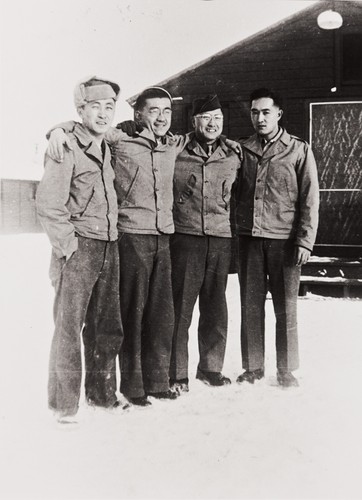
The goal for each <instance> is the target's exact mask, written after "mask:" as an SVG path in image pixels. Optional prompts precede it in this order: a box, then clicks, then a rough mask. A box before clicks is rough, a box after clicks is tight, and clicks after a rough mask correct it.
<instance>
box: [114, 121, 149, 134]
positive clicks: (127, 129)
mask: <svg viewBox="0 0 362 500" xmlns="http://www.w3.org/2000/svg"><path fill="white" fill-rule="evenodd" d="M116 128H118V129H120V130H122V132H124V133H125V134H127V135H129V136H130V137H133V136H134V135H135V134H136V132H142V130H143V129H144V127H143V125H142V124H141V123H138V122H135V121H133V120H125V121H124V122H121V123H118V125H117V127H116Z"/></svg>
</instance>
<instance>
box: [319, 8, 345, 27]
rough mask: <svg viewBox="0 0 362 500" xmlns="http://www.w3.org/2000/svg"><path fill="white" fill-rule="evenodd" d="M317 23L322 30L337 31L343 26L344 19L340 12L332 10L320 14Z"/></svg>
mask: <svg viewBox="0 0 362 500" xmlns="http://www.w3.org/2000/svg"><path fill="white" fill-rule="evenodd" d="M317 23H318V26H319V27H320V28H321V29H322V30H336V29H338V28H340V27H341V26H342V24H343V18H342V16H341V14H339V12H336V11H335V10H331V9H330V10H325V11H324V12H321V14H319V16H318V18H317Z"/></svg>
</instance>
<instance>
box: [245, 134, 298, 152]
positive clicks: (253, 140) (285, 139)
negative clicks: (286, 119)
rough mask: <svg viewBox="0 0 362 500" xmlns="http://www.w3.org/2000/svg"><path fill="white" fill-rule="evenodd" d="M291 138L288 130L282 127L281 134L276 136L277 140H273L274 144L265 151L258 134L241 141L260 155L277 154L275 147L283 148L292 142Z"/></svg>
mask: <svg viewBox="0 0 362 500" xmlns="http://www.w3.org/2000/svg"><path fill="white" fill-rule="evenodd" d="M290 141H291V138H290V135H289V134H288V132H287V131H286V130H285V129H283V128H281V134H280V136H278V138H276V140H275V141H274V142H273V144H272V145H271V146H270V148H267V149H266V150H265V151H263V147H262V145H261V142H260V139H259V136H258V134H254V135H252V136H251V137H249V138H248V139H245V140H243V141H241V145H242V147H244V148H246V149H249V150H250V151H252V152H253V153H255V154H257V155H258V156H263V155H264V157H267V156H269V155H270V156H273V155H274V154H275V152H276V151H275V148H278V149H279V147H280V148H283V147H284V146H288V144H290Z"/></svg>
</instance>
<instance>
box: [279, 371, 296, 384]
mask: <svg viewBox="0 0 362 500" xmlns="http://www.w3.org/2000/svg"><path fill="white" fill-rule="evenodd" d="M277 381H278V384H279V385H281V386H282V387H298V386H299V383H298V380H297V379H296V378H295V377H294V375H293V374H292V373H291V372H286V371H283V370H278V372H277Z"/></svg>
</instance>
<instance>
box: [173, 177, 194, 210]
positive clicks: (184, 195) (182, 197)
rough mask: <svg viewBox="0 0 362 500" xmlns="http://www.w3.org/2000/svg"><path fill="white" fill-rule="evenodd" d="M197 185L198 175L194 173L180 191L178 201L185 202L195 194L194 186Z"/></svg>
mask: <svg viewBox="0 0 362 500" xmlns="http://www.w3.org/2000/svg"><path fill="white" fill-rule="evenodd" d="M195 185H196V177H195V175H194V174H191V175H190V177H189V178H188V179H187V182H186V185H185V187H184V189H183V190H182V191H180V194H179V196H178V199H177V203H180V204H183V203H185V202H186V201H187V200H188V199H189V198H190V196H192V195H193V193H194V189H193V188H194V187H195Z"/></svg>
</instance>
